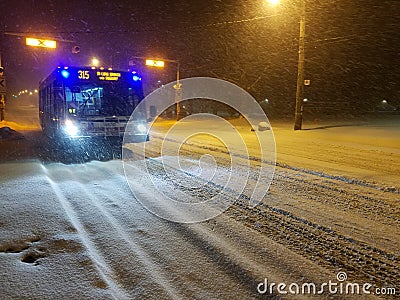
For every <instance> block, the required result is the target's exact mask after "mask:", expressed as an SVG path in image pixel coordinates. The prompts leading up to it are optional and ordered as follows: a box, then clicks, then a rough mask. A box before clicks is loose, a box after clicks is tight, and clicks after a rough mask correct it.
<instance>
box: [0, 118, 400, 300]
mask: <svg viewBox="0 0 400 300" xmlns="http://www.w3.org/2000/svg"><path fill="white" fill-rule="evenodd" d="M161 127H162V126H161ZM161 127H160V128H161ZM160 128H158V129H160ZM277 132H278V133H279V131H277ZM275 134H276V135H277V133H275ZM301 134H303V133H301ZM305 134H310V133H305ZM312 134H313V133H311V135H312ZM282 136H283V135H282ZM282 136H281V137H279V136H277V141H278V144H277V147H278V164H277V166H276V170H275V176H274V180H273V182H272V184H271V187H270V191H269V192H268V193H267V194H266V195H265V197H264V199H263V201H262V203H261V204H260V205H257V206H255V207H252V206H249V205H248V201H247V199H249V197H250V196H251V194H250V193H251V191H250V190H251V188H250V187H251V186H253V185H254V183H253V182H252V180H254V178H257V177H256V175H255V174H253V172H255V170H254V168H253V167H254V166H255V165H257V159H256V158H255V157H254V160H253V161H252V162H251V164H252V165H253V167H252V168H251V169H250V176H249V180H248V182H247V186H246V188H245V190H244V191H243V192H242V193H241V194H240V195H236V196H239V200H238V201H237V202H236V203H235V204H234V205H232V206H231V207H230V208H229V209H228V210H227V211H226V212H225V213H223V214H222V215H219V216H217V217H215V218H213V219H211V220H208V221H204V222H201V223H196V224H179V223H174V222H169V221H166V220H163V219H161V218H159V217H157V216H155V215H153V214H152V213H150V212H149V211H147V210H146V209H145V208H144V207H143V206H142V205H141V204H140V203H139V202H138V201H137V199H135V197H134V194H133V193H132V192H131V190H130V189H129V186H128V183H127V181H126V178H125V176H124V170H123V163H122V161H121V160H111V161H106V162H99V161H91V162H87V163H84V164H63V163H60V162H54V161H48V160H43V159H42V160H39V159H37V158H41V157H42V156H43V155H45V154H46V153H49V152H48V150H46V151H47V152H46V151H45V152H43V148H40V147H39V148H37V149H36V150H35V149H34V148H35V145H37V143H38V141H40V138H39V137H40V134H39V133H33V134H31V135H29V134H26V140H17V141H18V143H19V144H18V143H17V141H9V142H3V144H2V145H3V146H4V149H12V146H11V145H14V146H15V145H17V146H18V147H20V148H23V147H27V148H29V149H31V150H32V151H19V154H20V155H16V156H15V155H14V154H10V153H11V152H10V153H8V155H10V156H9V158H8V159H7V161H5V162H3V163H2V164H1V165H0V168H1V172H0V182H1V201H0V293H1V298H2V299H54V298H58V299H254V298H262V299H265V298H273V297H275V298H283V299H301V298H303V297H304V298H308V299H311V298H321V299H327V298H334V299H335V298H338V299H339V298H340V299H343V298H346V299H360V297H362V298H364V299H374V298H377V297H378V296H377V295H374V293H375V292H376V288H397V290H396V292H397V293H399V282H400V270H399V265H400V264H399V262H400V254H399V250H398V249H399V248H400V247H399V246H400V239H399V236H400V232H399V228H400V227H399V225H400V213H399V201H400V193H399V186H398V185H396V180H395V179H394V178H395V177H396V176H398V174H397V173H390V172H395V171H396V170H397V169H396V168H397V164H398V162H395V164H394V166H392V168H393V169H391V170H392V171H390V172H387V173H385V176H383V177H379V176H378V177H374V179H373V180H371V181H367V180H365V177H362V176H361V177H360V176H357V174H361V175H362V172H361V171H360V166H361V165H358V166H357V164H358V162H359V161H361V158H358V160H355V165H356V166H354V165H351V164H350V165H349V168H347V169H346V168H343V167H340V164H337V163H335V159H330V158H329V154H328V157H327V156H326V155H325V157H324V158H323V159H321V160H320V161H323V160H325V161H327V162H329V161H330V162H331V163H332V165H328V164H327V163H321V164H320V165H319V166H320V168H318V169H317V170H316V169H313V168H311V167H309V166H310V165H311V162H310V161H309V160H307V161H306V162H305V164H304V165H303V167H301V159H298V160H297V161H292V162H291V161H290V160H289V158H285V157H283V158H282V160H280V159H279V155H280V154H279V153H280V152H279V147H280V145H282V144H283V142H281V143H280V142H279V139H280V138H281V139H282V140H283V137H282ZM320 136H322V135H320ZM381 138H382V137H381ZM153 140H154V141H157V136H156V135H155V136H154V139H153ZM364 141H365V140H364ZM199 142H200V144H199V143H196V142H195V141H193V142H192V143H190V145H188V147H189V148H185V147H182V148H181V152H182V153H183V156H185V157H186V158H187V159H189V158H190V159H192V160H195V159H196V157H197V158H198V157H200V156H201V155H203V154H205V153H207V154H210V155H213V156H214V157H217V158H218V159H219V160H218V163H219V164H220V165H222V167H223V166H224V161H225V162H228V161H229V156H228V154H227V153H225V152H224V151H221V149H219V148H218V147H216V145H212V144H208V145H207V144H204V143H201V141H199ZM7 143H9V144H7ZM351 143H352V144H351V145H352V147H357V146H356V145H355V143H356V141H354V140H352V141H351ZM286 144H287V145H288V144H289V142H288V141H287V142H286ZM339 144H340V143H339V142H337V143H336V145H338V147H337V148H336V149H335V151H339V150H338V149H343V151H344V152H345V153H347V152H346V151H347V148H346V147H347V145H348V144H344V143H341V144H340V145H342V146H341V147H339ZM390 145H391V146H390V147H388V146H386V147H382V149H380V151H383V152H384V151H387V152H388V153H390V157H389V158H388V157H387V159H389V160H392V159H394V158H395V157H397V155H398V152H397V149H398V147H399V146H398V145H396V144H395V143H394V144H393V143H390ZM365 147H366V148H368V147H367V146H365ZM316 148H318V146H316ZM148 150H149V152H148V156H149V158H148V161H147V164H148V166H149V168H150V170H152V172H153V173H154V174H158V172H160V170H161V169H162V164H161V160H160V157H159V155H158V153H157V151H152V149H148ZM189 150H190V151H189ZM322 150H323V149H322ZM185 151H186V152H185ZM301 151H304V149H296V150H294V151H293V153H294V154H295V153H298V152H301ZM250 152H251V149H250ZM12 153H14V152H12ZM185 153H186V154H185ZM293 153H292V154H293ZM363 153H364V152H363ZM314 154H315V155H317V157H322V155H320V154H319V152H318V151H315V150H314ZM13 155H14V156H13ZM335 155H337V152H335V154H334V156H335ZM347 155H348V157H351V154H350V153H347ZM353 156H354V157H358V155H357V153H356V154H354V153H353ZM10 157H14V158H19V160H17V161H12V160H11V158H10ZM150 157H152V158H150ZM291 157H293V155H292V156H291ZM23 158H28V159H23ZM42 158H43V157H42ZM285 159H286V160H285ZM290 159H292V160H293V158H290ZM368 159H371V157H368V156H364V158H363V160H364V161H365V163H364V165H362V166H363V167H365V166H366V164H367V160H368ZM3 160H4V159H3ZM380 160H383V158H380ZM312 163H314V164H317V162H316V161H313V162H312ZM346 163H351V158H347V162H346ZM333 165H335V170H336V171H337V170H339V169H340V168H342V169H343V170H342V172H341V173H336V172H332V173H329V170H333V169H332V166H333ZM203 166H204V164H203ZM326 166H327V169H324V167H326ZM352 166H354V169H352V168H351V167H352ZM371 166H372V167H371V169H372V171H373V172H371V174H372V175H373V174H375V173H377V172H378V171H379V168H380V166H379V165H376V163H375V162H374V163H371ZM355 169H357V170H358V171H357V172H358V173H355V172H354V170H355ZM393 170H395V171H393ZM173 172H174V174H173V176H174V177H175V178H177V179H179V178H181V180H182V181H183V180H187V172H188V171H187V170H185V172H181V171H180V170H179V169H176V170H174V171H173ZM193 172H194V173H196V172H195V170H194V171H193ZM196 174H197V173H196ZM391 174H392V176H389V175H391ZM233 175H235V174H233ZM352 175H354V176H352ZM372 175H371V176H372ZM378 175H379V174H378ZM138 176H140V174H138ZM157 176H158V175H157ZM236 176H240V174H236ZM389 177H390V179H388V178H389ZM379 179H382V180H381V181H379ZM386 179H387V180H386ZM158 180H159V181H160V183H162V184H163V185H164V189H166V190H168V186H170V188H171V189H170V190H172V188H175V187H176V186H174V185H173V184H172V183H171V182H169V181H168V178H166V177H164V176H163V175H162V174H161V173H160V175H159V176H158ZM191 180H193V183H190V184H193V186H195V185H196V182H195V181H196V180H200V179H199V178H197V177H196V176H193V177H192V178H191ZM218 180H219V179H218V178H217V177H216V178H215V181H214V184H213V185H212V184H211V185H203V184H199V185H201V186H202V188H203V190H202V192H201V194H198V195H199V197H200V196H201V197H205V198H207V195H214V194H215V193H217V192H218V191H220V190H219V188H218V186H219V182H218ZM145 189H146V188H144V190H145ZM147 193H149V191H147ZM150 193H151V191H150ZM232 193H234V191H230V192H229V193H225V194H223V195H222V196H223V197H232V196H233V195H232ZM192 194H193V191H192ZM194 194H196V193H194ZM339 272H345V273H346V275H347V280H346V281H344V282H343V283H346V282H350V283H359V284H360V286H362V285H363V284H365V283H371V285H372V288H371V289H370V291H371V293H372V294H371V295H366V294H363V295H351V294H348V295H340V293H339V292H336V293H329V292H328V290H327V288H326V286H325V290H324V293H323V294H322V295H314V294H313V295H311V296H310V295H308V294H307V293H303V294H304V295H301V293H300V294H297V295H290V294H286V295H285V294H279V293H278V292H277V288H276V286H275V287H274V288H273V289H274V295H275V296H271V295H268V294H269V293H266V294H264V295H260V294H259V292H258V290H257V287H259V288H260V286H259V284H260V283H263V282H264V280H265V279H267V280H268V283H276V285H278V284H279V283H285V284H286V285H287V286H289V285H290V284H298V285H299V286H300V288H301V286H302V284H303V283H313V284H315V285H316V286H317V291H318V290H319V288H320V287H321V286H323V284H324V283H327V282H329V281H332V282H336V283H339V282H341V281H339V280H338V278H337V274H338V273H339ZM342 274H343V273H342ZM262 288H263V286H261V289H262ZM286 291H288V289H287V288H286ZM386 297H387V296H386ZM381 298H385V296H381Z"/></svg>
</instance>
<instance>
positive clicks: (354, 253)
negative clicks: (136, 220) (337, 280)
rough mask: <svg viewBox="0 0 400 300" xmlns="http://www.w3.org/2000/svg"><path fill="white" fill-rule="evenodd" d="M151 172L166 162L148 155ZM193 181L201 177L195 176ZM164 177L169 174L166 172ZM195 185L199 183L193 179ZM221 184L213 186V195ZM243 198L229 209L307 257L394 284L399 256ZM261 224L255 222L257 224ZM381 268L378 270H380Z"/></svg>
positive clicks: (367, 277)
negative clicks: (250, 203) (255, 204)
mask: <svg viewBox="0 0 400 300" xmlns="http://www.w3.org/2000/svg"><path fill="white" fill-rule="evenodd" d="M148 166H150V172H151V173H154V174H158V176H159V177H161V176H163V175H162V173H163V166H162V164H161V162H159V161H158V160H156V159H148ZM174 171H175V179H178V178H179V177H180V176H181V175H183V174H184V175H185V176H182V177H184V178H185V180H188V179H187V178H188V177H187V175H188V174H187V173H184V172H182V171H181V170H179V169H174ZM191 179H192V180H193V181H198V180H201V179H198V178H197V177H196V176H192V178H191ZM164 180H168V177H167V176H166V175H164ZM193 185H194V186H197V185H198V183H196V182H194V184H193ZM221 188H222V187H220V186H218V184H215V183H214V185H213V186H211V189H212V190H210V195H213V194H215V191H214V190H221ZM225 196H226V197H237V195H235V194H234V191H230V193H226V195H225ZM239 196H240V198H241V199H240V200H239V201H238V202H237V203H236V204H235V205H233V206H231V208H230V209H229V210H228V211H227V213H228V214H229V215H231V216H232V217H233V218H235V219H237V220H238V221H240V222H242V223H244V224H246V225H248V226H249V227H253V228H254V227H255V228H256V230H258V231H260V232H261V233H263V234H266V235H267V236H269V237H270V238H272V239H274V240H278V241H279V242H280V243H282V244H283V245H286V246H287V247H288V248H289V249H293V250H294V251H296V252H298V253H302V254H303V255H305V257H310V258H313V259H315V258H318V260H319V262H320V263H321V264H322V265H324V264H325V265H326V264H328V265H330V266H331V267H334V268H337V267H340V268H345V269H346V270H348V271H349V273H350V272H351V273H352V274H353V275H354V276H355V277H360V278H361V279H369V278H374V280H375V281H376V282H377V283H382V284H385V283H387V282H389V283H391V284H395V283H396V281H397V280H398V274H399V268H398V263H399V261H400V260H399V257H398V256H397V255H395V254H393V253H388V252H386V251H383V250H381V249H379V248H377V247H374V246H373V245H370V244H366V243H364V242H362V241H359V240H356V239H354V238H350V237H347V236H345V235H343V234H341V233H340V232H337V231H335V230H332V229H330V228H328V227H326V226H323V225H321V224H318V223H314V222H311V221H309V220H308V219H307V216H305V217H299V216H297V215H296V214H293V213H291V212H289V211H286V210H284V209H281V208H277V207H273V206H270V205H266V204H264V203H262V204H261V205H259V206H256V207H255V208H251V207H249V206H248V201H249V200H250V198H249V195H246V194H242V195H239ZM257 224H258V226H255V225H257ZM377 270H378V271H377Z"/></svg>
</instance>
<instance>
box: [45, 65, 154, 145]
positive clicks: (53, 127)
mask: <svg viewBox="0 0 400 300" xmlns="http://www.w3.org/2000/svg"><path fill="white" fill-rule="evenodd" d="M143 98H144V95H143V89H142V82H141V77H140V76H139V74H138V73H136V72H135V71H133V72H132V71H119V70H112V69H104V68H93V67H92V68H91V67H58V68H56V69H55V70H54V71H53V72H52V73H51V74H50V75H49V76H48V77H46V78H45V79H44V80H42V81H41V82H40V87H39V119H40V124H41V127H42V130H43V132H44V133H45V135H46V136H48V137H51V138H53V139H60V138H61V139H78V138H101V139H117V140H122V138H123V136H124V134H125V131H129V132H127V134H129V136H130V139H129V140H130V141H131V142H143V141H146V140H147V139H148V136H147V119H146V112H145V111H143V112H142V113H141V112H140V113H139V114H135V115H136V116H142V117H139V119H137V120H131V122H129V129H128V127H127V124H128V121H129V118H130V116H131V114H132V112H133V110H134V109H135V108H136V106H137V105H138V104H139V103H140V101H142V100H143Z"/></svg>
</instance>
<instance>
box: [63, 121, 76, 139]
mask: <svg viewBox="0 0 400 300" xmlns="http://www.w3.org/2000/svg"><path fill="white" fill-rule="evenodd" d="M64 130H65V132H66V133H67V134H68V135H69V136H76V135H77V134H78V127H77V126H76V125H75V124H74V123H73V122H72V121H71V120H67V121H65V127H64Z"/></svg>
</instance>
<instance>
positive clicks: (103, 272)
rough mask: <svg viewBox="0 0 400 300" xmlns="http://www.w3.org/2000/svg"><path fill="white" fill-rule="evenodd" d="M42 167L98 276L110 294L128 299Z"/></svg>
mask: <svg viewBox="0 0 400 300" xmlns="http://www.w3.org/2000/svg"><path fill="white" fill-rule="evenodd" d="M42 169H43V171H44V174H45V175H46V179H47V181H48V182H49V184H50V186H51V187H52V189H53V191H54V193H55V195H56V196H57V199H58V201H59V202H60V204H61V206H62V208H63V209H64V211H65V213H66V215H67V217H68V220H69V221H70V222H71V224H72V225H73V226H74V227H75V229H76V230H77V233H78V235H79V237H80V239H81V241H82V244H83V245H84V247H86V249H87V251H88V255H89V257H90V258H91V260H92V261H93V265H94V266H95V268H96V270H97V272H98V273H99V275H100V277H101V278H102V279H103V280H104V282H106V283H107V285H108V286H109V288H110V292H111V296H112V297H113V298H114V299H117V300H120V299H122V300H124V299H129V296H128V294H127V293H126V291H125V290H124V289H123V288H121V287H120V286H119V284H118V283H116V282H115V281H114V279H113V278H115V274H114V272H113V270H112V268H111V267H110V266H109V265H108V264H107V263H106V261H105V259H104V257H103V256H102V255H101V254H100V251H99V249H97V247H96V245H95V244H94V243H93V241H92V240H91V239H90V237H89V233H88V232H87V231H86V229H85V227H84V225H83V224H82V223H81V221H80V220H79V218H78V215H77V213H76V212H75V210H74V209H73V207H72V205H71V203H70V202H69V201H68V200H67V198H66V197H65V196H64V194H63V192H62V190H61V189H60V187H59V186H58V184H57V183H56V182H55V181H53V180H52V179H51V178H50V176H49V172H48V170H47V169H46V167H45V166H44V165H42Z"/></svg>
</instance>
